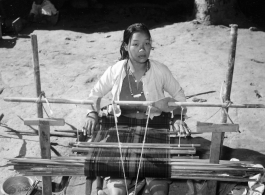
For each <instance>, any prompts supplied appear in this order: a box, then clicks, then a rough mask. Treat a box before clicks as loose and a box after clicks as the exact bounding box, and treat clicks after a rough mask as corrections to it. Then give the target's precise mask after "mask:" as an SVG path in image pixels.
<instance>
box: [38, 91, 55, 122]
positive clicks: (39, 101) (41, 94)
mask: <svg viewBox="0 0 265 195" xmlns="http://www.w3.org/2000/svg"><path fill="white" fill-rule="evenodd" d="M42 97H43V98H44V100H45V101H46V103H47V105H48V108H49V110H50V114H51V115H53V111H52V109H51V106H50V103H49V101H48V99H47V98H46V96H45V92H44V91H41V92H40V95H39V97H38V98H39V99H38V101H37V103H41V98H42ZM43 110H44V112H45V113H46V115H47V116H48V117H49V118H50V116H49V115H48V113H47V111H46V110H45V108H44V106H43Z"/></svg>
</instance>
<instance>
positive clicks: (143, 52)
mask: <svg viewBox="0 0 265 195" xmlns="http://www.w3.org/2000/svg"><path fill="white" fill-rule="evenodd" d="M151 48H152V46H151V40H150V37H149V36H148V35H147V34H146V33H144V32H136V33H134V34H133V35H132V37H131V40H130V41H129V44H128V46H127V47H126V50H127V51H128V53H129V57H130V60H131V61H132V62H136V63H145V62H146V61H147V60H148V58H149V55H150V51H151Z"/></svg>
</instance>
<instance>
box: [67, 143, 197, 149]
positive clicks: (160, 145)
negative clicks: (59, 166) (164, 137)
mask: <svg viewBox="0 0 265 195" xmlns="http://www.w3.org/2000/svg"><path fill="white" fill-rule="evenodd" d="M120 144H121V147H128V146H129V147H130V146H132V147H139V146H141V147H142V145H143V144H142V143H126V142H125V143H122V142H121V143H120ZM69 145H70V146H78V147H79V146H106V145H107V146H111V147H112V146H113V147H117V146H119V143H117V142H70V143H69ZM144 145H145V147H147V148H152V147H154V148H155V147H162V148H164V147H166V148H171V147H177V148H184V147H200V146H201V145H200V144H166V145H165V144H160V143H157V144H156V143H145V144H144Z"/></svg>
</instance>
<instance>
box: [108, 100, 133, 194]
mask: <svg viewBox="0 0 265 195" xmlns="http://www.w3.org/2000/svg"><path fill="white" fill-rule="evenodd" d="M114 104H115V103H114V101H112V109H113V114H114V120H115V127H116V132H117V138H118V144H119V150H120V158H121V165H122V171H123V177H124V183H125V188H126V194H127V195H128V194H129V191H128V187H127V182H126V175H125V169H124V162H123V157H122V151H121V142H120V136H119V130H118V119H117V116H116V113H115V108H114Z"/></svg>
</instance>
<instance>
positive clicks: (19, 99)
mask: <svg viewBox="0 0 265 195" xmlns="http://www.w3.org/2000/svg"><path fill="white" fill-rule="evenodd" d="M47 100H48V102H49V103H55V104H82V105H91V104H94V101H93V100H76V99H58V98H57V99H55V98H47ZM4 101H7V102H24V103H39V102H40V103H47V102H46V100H44V99H42V100H40V99H39V98H23V97H5V98H4ZM109 103H110V104H111V103H112V102H111V100H109ZM114 103H116V104H118V105H127V106H129V105H131V106H148V105H152V104H154V103H155V101H114ZM168 106H171V107H179V106H186V107H222V108H227V104H226V103H198V102H169V103H168ZM229 108H265V105H264V104H231V105H229Z"/></svg>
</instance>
